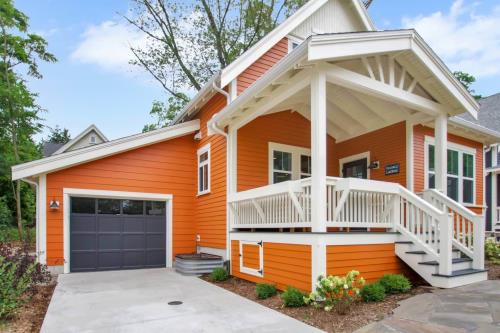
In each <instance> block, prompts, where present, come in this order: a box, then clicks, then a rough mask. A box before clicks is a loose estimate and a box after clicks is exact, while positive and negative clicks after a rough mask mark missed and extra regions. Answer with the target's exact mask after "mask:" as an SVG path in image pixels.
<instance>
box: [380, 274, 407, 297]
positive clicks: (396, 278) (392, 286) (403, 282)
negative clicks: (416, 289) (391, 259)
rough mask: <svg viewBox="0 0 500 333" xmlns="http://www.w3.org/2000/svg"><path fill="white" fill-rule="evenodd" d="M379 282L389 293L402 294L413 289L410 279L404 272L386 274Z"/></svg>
mask: <svg viewBox="0 0 500 333" xmlns="http://www.w3.org/2000/svg"><path fill="white" fill-rule="evenodd" d="M379 283H380V285H382V287H384V289H385V292H386V293H387V294H401V293H405V292H407V291H408V290H410V289H411V283H410V281H409V280H408V279H407V278H406V277H405V276H404V275H402V274H385V275H384V276H382V277H381V278H380V280H379Z"/></svg>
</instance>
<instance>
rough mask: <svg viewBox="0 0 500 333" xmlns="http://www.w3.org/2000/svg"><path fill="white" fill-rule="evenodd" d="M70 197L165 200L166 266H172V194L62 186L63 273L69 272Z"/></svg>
mask: <svg viewBox="0 0 500 333" xmlns="http://www.w3.org/2000/svg"><path fill="white" fill-rule="evenodd" d="M71 197H92V198H115V199H138V200H155V201H165V203H166V205H165V208H166V223H167V228H166V230H167V232H166V233H167V234H166V241H167V246H166V262H165V266H166V267H172V261H173V238H172V226H173V220H172V217H173V195H172V194H160V193H143V192H125V191H106V190H92V189H80V188H66V187H65V188H64V189H63V210H64V216H63V241H64V273H69V272H70V253H71V247H70V216H71V207H70V198H71Z"/></svg>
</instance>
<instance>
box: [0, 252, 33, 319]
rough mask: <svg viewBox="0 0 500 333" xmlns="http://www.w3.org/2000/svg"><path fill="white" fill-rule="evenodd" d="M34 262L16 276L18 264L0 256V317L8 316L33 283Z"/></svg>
mask: <svg viewBox="0 0 500 333" xmlns="http://www.w3.org/2000/svg"><path fill="white" fill-rule="evenodd" d="M34 265H35V264H31V265H29V266H28V267H27V268H26V269H25V270H24V272H23V273H22V275H21V276H18V271H19V265H18V264H17V263H15V262H8V261H7V259H6V258H4V257H1V256H0V318H8V317H10V316H11V315H12V313H13V312H14V310H15V309H16V308H17V307H19V306H20V305H21V304H22V296H23V294H24V293H25V292H26V291H27V290H28V288H29V287H30V285H31V284H32V283H33V281H32V280H31V276H32V271H33V269H34Z"/></svg>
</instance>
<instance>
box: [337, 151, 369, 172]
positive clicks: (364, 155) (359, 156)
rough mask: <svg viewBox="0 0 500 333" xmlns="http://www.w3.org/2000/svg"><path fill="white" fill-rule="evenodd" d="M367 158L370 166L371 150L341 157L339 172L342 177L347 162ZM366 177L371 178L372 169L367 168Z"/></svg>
mask: <svg viewBox="0 0 500 333" xmlns="http://www.w3.org/2000/svg"><path fill="white" fill-rule="evenodd" d="M364 158H366V166H367V167H368V166H369V165H370V163H371V162H370V152H369V151H365V152H363V153H359V154H355V155H350V156H346V157H343V158H341V159H339V168H340V169H339V174H340V177H344V164H346V163H349V162H354V161H357V160H362V159H364ZM366 177H367V178H368V179H370V169H367V170H366Z"/></svg>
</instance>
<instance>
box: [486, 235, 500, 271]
mask: <svg viewBox="0 0 500 333" xmlns="http://www.w3.org/2000/svg"><path fill="white" fill-rule="evenodd" d="M484 256H485V258H486V259H487V260H489V261H491V262H492V263H493V264H495V265H500V243H499V242H497V241H496V240H495V239H494V238H488V239H486V242H484Z"/></svg>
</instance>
